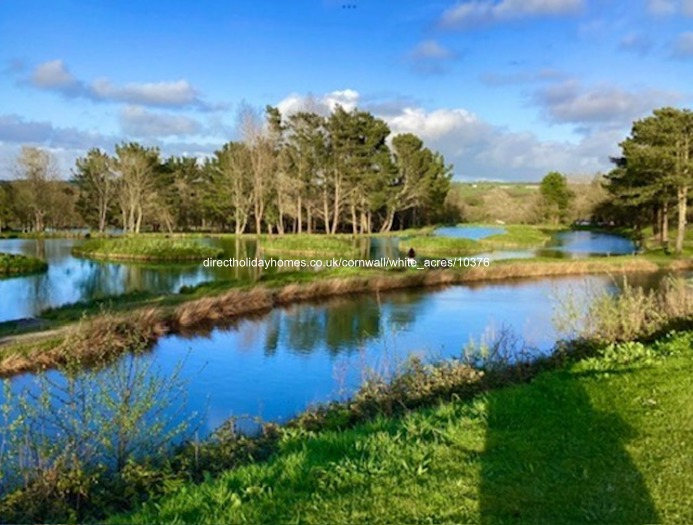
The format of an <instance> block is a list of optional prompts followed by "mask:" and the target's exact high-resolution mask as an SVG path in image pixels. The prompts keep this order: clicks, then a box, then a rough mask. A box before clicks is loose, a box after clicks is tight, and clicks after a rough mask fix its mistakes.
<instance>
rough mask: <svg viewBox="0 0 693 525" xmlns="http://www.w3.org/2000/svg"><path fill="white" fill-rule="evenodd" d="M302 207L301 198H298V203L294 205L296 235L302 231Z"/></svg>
mask: <svg viewBox="0 0 693 525" xmlns="http://www.w3.org/2000/svg"><path fill="white" fill-rule="evenodd" d="M302 207H303V204H302V203H301V196H300V195H299V196H298V202H297V203H296V210H297V212H298V213H297V216H298V233H301V231H303V215H302V213H301V209H302Z"/></svg>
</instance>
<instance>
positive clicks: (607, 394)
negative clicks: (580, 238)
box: [111, 333, 693, 524]
mask: <svg viewBox="0 0 693 525" xmlns="http://www.w3.org/2000/svg"><path fill="white" fill-rule="evenodd" d="M629 345H631V346H622V347H618V348H616V349H614V347H609V348H607V349H606V350H605V351H603V352H602V355H601V356H600V357H597V358H591V359H587V360H584V361H582V362H579V363H576V364H573V365H570V366H568V367H567V368H565V369H562V370H557V371H550V372H544V373H541V374H539V375H538V376H536V377H535V378H534V380H533V381H532V382H531V383H527V384H521V385H516V386H511V387H506V388H503V389H499V390H495V391H492V392H489V393H487V394H484V395H481V396H477V397H476V398H474V399H472V400H470V401H466V402H454V401H453V402H444V403H440V404H439V405H438V406H436V407H434V408H429V409H421V410H417V411H414V412H410V413H408V414H406V415H404V416H402V417H398V418H385V417H379V418H377V419H375V420H373V421H371V422H369V423H365V424H361V425H358V426H356V427H354V428H352V429H350V430H346V431H322V432H308V431H305V430H301V431H299V430H293V431H287V432H286V433H285V434H284V436H283V437H282V438H281V441H280V444H279V449H278V452H277V453H276V454H275V455H274V456H273V457H272V458H271V459H270V460H269V461H266V462H261V463H256V464H252V465H249V466H243V467H239V468H237V469H234V470H230V471H226V472H225V473H224V474H222V475H221V476H219V477H218V478H216V479H208V480H206V481H204V482H203V483H201V484H199V485H196V484H192V483H183V484H182V485H180V486H177V487H175V488H172V489H171V491H170V494H168V496H165V497H164V498H163V499H160V500H157V501H152V502H150V503H149V504H147V505H145V507H143V508H141V509H140V510H139V511H138V512H136V513H134V514H131V515H127V516H118V517H114V518H112V519H111V522H112V523H306V524H311V523H325V522H330V523H335V524H342V523H382V524H384V523H393V524H394V523H490V524H504V523H552V524H561V523H659V522H661V523H682V524H686V523H691V522H693V493H692V492H691V491H690V487H691V486H693V456H692V455H691V454H690V451H691V450H692V449H693V352H691V346H692V345H693V335H692V334H691V333H688V334H679V335H677V336H674V337H669V338H667V339H666V340H665V341H663V342H661V343H657V344H653V345H650V346H643V345H640V346H639V347H634V346H633V345H636V346H637V345H638V344H637V343H629ZM635 350H637V351H635ZM665 354H673V355H669V356H667V357H664V356H665Z"/></svg>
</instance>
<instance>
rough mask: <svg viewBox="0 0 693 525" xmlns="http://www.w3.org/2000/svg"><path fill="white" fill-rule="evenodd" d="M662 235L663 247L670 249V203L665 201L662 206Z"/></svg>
mask: <svg viewBox="0 0 693 525" xmlns="http://www.w3.org/2000/svg"><path fill="white" fill-rule="evenodd" d="M660 235H661V236H662V246H663V247H664V248H669V203H668V202H667V201H664V204H662V226H661V231H660Z"/></svg>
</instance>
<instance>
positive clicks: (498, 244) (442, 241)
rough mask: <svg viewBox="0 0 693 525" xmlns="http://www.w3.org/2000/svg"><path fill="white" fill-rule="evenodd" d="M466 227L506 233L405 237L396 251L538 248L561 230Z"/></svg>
mask: <svg viewBox="0 0 693 525" xmlns="http://www.w3.org/2000/svg"><path fill="white" fill-rule="evenodd" d="M460 226H465V227H480V228H486V227H494V228H498V227H502V228H503V229H504V230H505V232H503V233H498V234H495V235H490V236H489V237H485V238H483V239H480V240H473V239H463V238H452V237H443V236H436V235H413V236H409V237H407V236H404V237H403V238H402V240H401V241H400V244H399V248H400V250H401V251H406V250H408V249H409V248H411V247H413V248H414V250H416V252H417V253H420V254H421V255H434V256H435V255H449V256H454V255H470V254H474V253H481V252H485V251H493V250H502V249H511V248H530V247H534V246H536V247H539V246H543V245H544V244H546V243H547V242H548V241H549V240H550V239H551V234H553V233H555V232H558V231H561V230H564V229H565V228H564V227H561V226H552V225H542V226H530V225H525V224H508V225H503V226H498V225H496V224H461V225H460Z"/></svg>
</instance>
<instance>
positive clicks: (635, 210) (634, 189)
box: [605, 107, 693, 254]
mask: <svg viewBox="0 0 693 525" xmlns="http://www.w3.org/2000/svg"><path fill="white" fill-rule="evenodd" d="M620 147H621V150H622V154H621V155H620V156H619V157H615V158H613V159H612V162H613V163H614V165H615V168H614V169H613V170H612V171H611V172H610V173H609V174H608V175H607V179H608V184H607V186H606V187H607V189H608V190H609V192H610V193H611V196H612V199H610V200H609V201H608V202H607V203H606V204H605V207H606V208H607V210H606V212H607V213H609V214H610V215H611V216H612V217H613V218H614V220H615V221H617V222H619V223H621V224H628V225H631V226H633V227H635V228H636V229H638V230H642V229H643V228H644V227H645V226H648V225H651V226H652V229H653V232H654V233H655V234H656V236H657V238H658V239H659V241H660V243H661V244H662V246H663V247H664V248H665V249H667V248H668V243H669V220H670V218H671V216H672V215H673V216H675V220H676V241H675V251H676V253H677V254H680V253H681V252H682V250H683V243H684V239H685V229H686V223H687V213H688V199H689V197H690V190H691V187H692V186H693V113H691V111H690V110H688V109H677V108H671V107H665V108H660V109H656V110H654V112H653V114H652V115H650V116H648V117H646V118H643V119H641V120H637V121H636V122H634V123H633V127H632V130H631V133H630V135H629V136H628V137H627V138H626V139H625V140H624V141H623V142H621V144H620Z"/></svg>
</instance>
